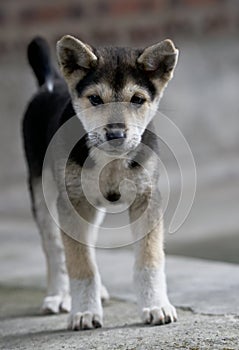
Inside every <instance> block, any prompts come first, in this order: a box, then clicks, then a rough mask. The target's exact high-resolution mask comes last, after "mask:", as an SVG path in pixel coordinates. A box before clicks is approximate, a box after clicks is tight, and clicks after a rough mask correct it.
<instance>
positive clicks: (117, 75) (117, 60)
mask: <svg viewBox="0 0 239 350" xmlns="http://www.w3.org/2000/svg"><path fill="white" fill-rule="evenodd" d="M141 53H142V50H132V49H127V48H118V47H108V48H104V49H99V50H96V51H95V54H96V56H98V57H100V56H103V57H104V64H101V63H100V62H99V64H98V65H97V66H96V67H95V68H93V69H91V70H89V71H88V72H87V74H86V75H85V76H84V77H83V79H82V80H80V81H79V83H78V84H77V85H76V90H77V93H78V96H79V97H80V96H81V95H82V93H83V92H84V90H85V88H86V87H89V86H90V85H94V84H97V83H98V82H99V81H103V82H104V81H107V83H108V84H109V85H110V86H111V87H112V90H113V91H114V92H115V101H122V99H121V96H120V90H121V89H122V88H123V87H124V85H125V83H126V80H127V79H128V77H130V78H131V79H133V80H134V81H135V83H136V84H138V85H139V86H142V87H143V88H144V89H147V91H148V92H149V94H150V96H151V99H152V100H153V99H154V97H155V94H156V88H155V86H154V84H153V83H152V81H151V80H150V79H149V73H147V72H145V71H144V70H142V69H141V68H140V67H139V66H138V65H137V63H136V60H137V58H138V57H139V55H140V54H141Z"/></svg>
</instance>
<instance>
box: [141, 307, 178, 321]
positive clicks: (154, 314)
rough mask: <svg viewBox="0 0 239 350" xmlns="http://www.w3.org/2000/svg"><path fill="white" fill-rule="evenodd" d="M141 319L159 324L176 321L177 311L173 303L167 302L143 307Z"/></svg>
mask: <svg viewBox="0 0 239 350" xmlns="http://www.w3.org/2000/svg"><path fill="white" fill-rule="evenodd" d="M142 319H143V322H144V323H147V324H152V325H161V324H166V323H171V322H176V321H177V312H176V309H175V307H174V306H173V305H171V304H170V303H167V304H165V305H163V306H161V307H158V306H154V307H151V308H144V309H143V310H142Z"/></svg>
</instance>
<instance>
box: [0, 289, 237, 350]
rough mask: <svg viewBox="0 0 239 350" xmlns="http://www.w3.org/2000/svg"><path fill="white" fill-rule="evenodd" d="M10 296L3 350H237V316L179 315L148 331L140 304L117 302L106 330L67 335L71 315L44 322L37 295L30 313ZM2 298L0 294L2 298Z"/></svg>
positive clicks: (1, 322) (1, 327) (2, 322)
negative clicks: (36, 307)
mask: <svg viewBox="0 0 239 350" xmlns="http://www.w3.org/2000/svg"><path fill="white" fill-rule="evenodd" d="M5 292H7V293H8V301H9V296H10V300H11V302H12V304H11V308H12V310H11V312H10V314H11V315H12V316H11V317H10V315H9V316H8V317H7V316H3V315H2V316H1V319H0V335H1V340H0V349H2V350H3V349H4V350H13V349H14V350H26V349H29V350H30V349H35V350H45V349H53V350H59V349H78V350H81V349H82V350H91V349H92V350H93V349H97V350H106V349H109V350H113V349H115V350H120V349H122V350H136V349H137V350H145V349H147V350H151V349H161V350H165V349H169V350H170V349H173V350H175V349H188V350H204V349H205V350H209V349H215V350H218V349H221V350H237V349H238V341H239V337H238V327H239V319H238V317H235V316H232V315H229V316H214V315H201V314H194V313H192V312H191V311H189V310H183V309H178V313H179V321H178V322H177V323H174V324H170V325H167V326H155V327H152V326H144V325H142V324H141V323H140V322H139V319H138V315H137V308H136V305H135V304H133V303H130V302H123V301H119V300H113V301H111V302H109V303H108V305H106V306H105V318H104V319H105V322H104V328H102V329H97V330H94V331H82V332H72V331H66V330H65V327H66V322H67V316H66V315H59V316H40V315H39V314H38V313H37V310H36V309H35V305H34V303H35V302H36V301H37V300H38V298H39V292H38V291H37V290H31V291H28V293H26V294H24V295H26V296H28V297H29V296H31V297H32V300H30V301H29V305H28V307H27V308H25V306H24V307H20V306H19V304H18V303H17V301H16V299H15V298H14V297H13V296H15V297H18V296H19V295H18V294H20V295H22V296H23V294H22V291H20V292H19V291H17V290H15V292H14V293H13V294H12V296H11V292H10V291H9V290H8V291H5ZM2 294H3V291H2V290H1V297H2ZM34 297H35V299H36V300H35V302H34ZM31 304H32V307H31ZM15 307H16V309H15ZM13 309H14V310H13ZM5 312H6V310H5ZM13 314H15V316H13ZM16 315H17V316H16Z"/></svg>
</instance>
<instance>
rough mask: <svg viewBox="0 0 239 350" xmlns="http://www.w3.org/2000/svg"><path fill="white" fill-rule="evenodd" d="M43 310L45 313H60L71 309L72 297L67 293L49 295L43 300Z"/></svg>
mask: <svg viewBox="0 0 239 350" xmlns="http://www.w3.org/2000/svg"><path fill="white" fill-rule="evenodd" d="M41 310H42V312H43V313H44V314H58V313H60V312H70V311H71V297H70V295H69V294H66V295H52V296H47V297H45V299H44V300H43V304H42V307H41Z"/></svg>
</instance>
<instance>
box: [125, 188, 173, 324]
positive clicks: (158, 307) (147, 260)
mask: <svg viewBox="0 0 239 350" xmlns="http://www.w3.org/2000/svg"><path fill="white" fill-rule="evenodd" d="M130 219H131V223H132V224H131V226H132V231H133V235H134V239H135V267H134V282H135V289H136V294H137V299H138V306H139V310H140V315H141V318H142V320H143V322H144V323H148V324H153V325H158V324H165V323H170V322H174V321H176V320H177V314H176V310H175V308H174V306H173V305H172V304H171V303H170V301H169V299H168V295H167V285H166V277H165V271H164V268H165V257H164V251H163V218H162V215H161V212H160V199H159V195H157V197H156V195H154V198H150V197H149V196H148V195H147V194H146V195H144V196H140V197H138V198H136V200H135V202H134V203H133V205H132V206H131V207H130Z"/></svg>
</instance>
